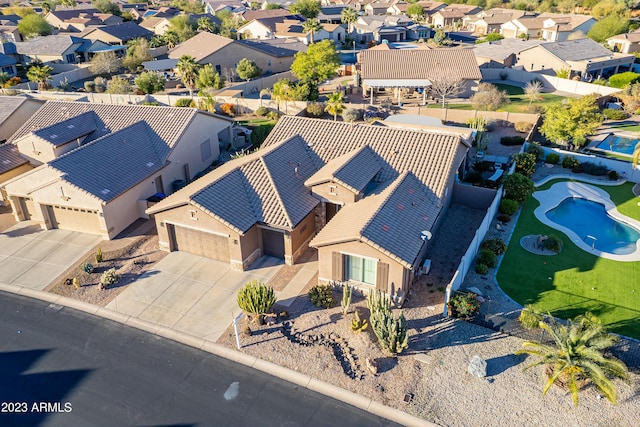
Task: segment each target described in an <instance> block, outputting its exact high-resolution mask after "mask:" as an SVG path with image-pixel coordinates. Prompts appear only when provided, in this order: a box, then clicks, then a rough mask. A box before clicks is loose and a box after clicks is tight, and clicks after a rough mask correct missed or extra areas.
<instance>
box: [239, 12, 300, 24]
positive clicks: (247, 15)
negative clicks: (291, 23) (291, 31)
mask: <svg viewBox="0 0 640 427" xmlns="http://www.w3.org/2000/svg"><path fill="white" fill-rule="evenodd" d="M290 15H291V12H289V11H288V10H287V9H266V10H262V9H259V10H251V9H247V10H243V11H241V12H238V13H237V14H236V16H239V17H240V18H242V21H244V22H251V21H253V20H254V19H255V20H261V19H267V18H277V17H281V16H290Z"/></svg>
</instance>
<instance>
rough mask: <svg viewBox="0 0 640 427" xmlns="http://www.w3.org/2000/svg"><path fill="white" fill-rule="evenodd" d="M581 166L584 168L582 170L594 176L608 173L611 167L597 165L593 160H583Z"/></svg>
mask: <svg viewBox="0 0 640 427" xmlns="http://www.w3.org/2000/svg"><path fill="white" fill-rule="evenodd" d="M580 167H581V168H582V172H584V173H588V174H589V175H594V176H602V175H606V174H607V172H609V168H607V167H606V166H604V165H597V164H595V163H591V162H582V163H581V164H580Z"/></svg>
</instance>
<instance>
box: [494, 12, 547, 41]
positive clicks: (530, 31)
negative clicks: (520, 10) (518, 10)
mask: <svg viewBox="0 0 640 427" xmlns="http://www.w3.org/2000/svg"><path fill="white" fill-rule="evenodd" d="M544 21H545V18H541V17H538V16H530V15H524V16H521V17H520V18H516V19H512V20H511V21H508V22H505V23H504V24H501V25H500V34H502V36H504V38H507V39H510V38H526V39H539V38H541V37H542V26H543V25H544Z"/></svg>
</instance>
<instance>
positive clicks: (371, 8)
mask: <svg viewBox="0 0 640 427" xmlns="http://www.w3.org/2000/svg"><path fill="white" fill-rule="evenodd" d="M393 3H394V2H392V1H391V2H389V1H376V2H371V3H369V4H367V5H366V6H365V7H364V12H365V13H367V14H369V15H386V14H387V10H388V9H389V8H390V7H391V5H393Z"/></svg>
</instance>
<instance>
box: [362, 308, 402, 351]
mask: <svg viewBox="0 0 640 427" xmlns="http://www.w3.org/2000/svg"><path fill="white" fill-rule="evenodd" d="M371 327H372V328H373V332H374V333H375V334H376V337H378V342H379V343H380V345H381V346H382V348H384V349H385V350H386V351H388V352H389V353H391V354H398V353H401V352H402V350H404V349H405V348H407V347H408V346H409V335H408V334H407V321H406V319H405V318H404V314H403V313H400V316H398V317H394V316H393V314H391V312H390V311H377V312H375V313H372V314H371Z"/></svg>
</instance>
